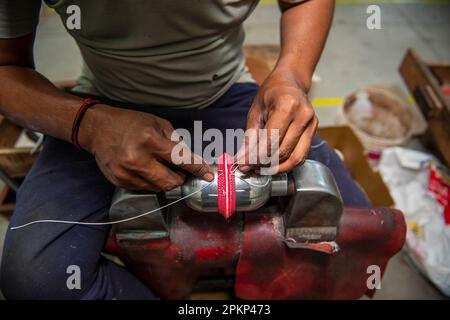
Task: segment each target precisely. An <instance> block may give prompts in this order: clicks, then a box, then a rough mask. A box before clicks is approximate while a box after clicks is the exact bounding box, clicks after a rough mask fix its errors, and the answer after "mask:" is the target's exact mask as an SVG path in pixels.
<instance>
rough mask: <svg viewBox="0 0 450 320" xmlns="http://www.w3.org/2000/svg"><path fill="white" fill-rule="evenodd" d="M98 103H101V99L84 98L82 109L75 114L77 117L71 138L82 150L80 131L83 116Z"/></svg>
mask: <svg viewBox="0 0 450 320" xmlns="http://www.w3.org/2000/svg"><path fill="white" fill-rule="evenodd" d="M98 103H100V101H96V100H92V99H91V98H88V99H86V100H84V102H83V104H82V105H81V107H80V109H78V112H77V114H76V115H75V119H73V124H72V136H71V140H72V143H73V144H74V145H75V146H76V147H77V148H78V149H80V150H83V148H82V147H81V146H80V144H79V142H78V131H79V129H80V124H81V120H83V116H84V114H85V113H86V111H87V110H88V109H89V108H91V107H93V106H95V105H96V104H98Z"/></svg>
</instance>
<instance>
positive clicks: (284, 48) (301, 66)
mask: <svg viewBox="0 0 450 320" xmlns="http://www.w3.org/2000/svg"><path fill="white" fill-rule="evenodd" d="M333 10H334V0H309V1H306V2H304V3H301V4H298V5H295V6H292V7H290V8H288V9H285V10H284V11H283V14H282V16H281V53H280V57H279V59H278V63H277V66H276V67H275V70H274V72H276V73H278V72H280V73H282V74H284V76H288V77H293V78H294V79H293V80H295V81H296V82H297V83H298V84H299V85H300V86H301V87H302V88H303V89H304V91H305V92H308V91H309V89H310V86H311V78H312V74H313V72H314V69H315V67H316V64H317V62H318V60H319V58H320V54H321V53H322V50H323V47H324V45H325V41H326V38H327V35H328V31H329V29H330V25H331V22H332V19H333Z"/></svg>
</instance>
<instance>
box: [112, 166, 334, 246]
mask: <svg viewBox="0 0 450 320" xmlns="http://www.w3.org/2000/svg"><path fill="white" fill-rule="evenodd" d="M233 175H234V176H233V179H232V181H234V182H233V183H234V186H232V187H233V188H234V193H235V196H234V205H235V207H234V208H235V210H236V211H237V212H248V214H258V209H259V208H261V207H262V206H264V205H265V204H266V203H267V202H268V201H269V199H271V198H278V207H277V210H278V211H281V212H282V214H283V219H284V230H285V235H284V236H285V241H284V242H285V243H286V245H287V246H289V247H292V248H298V247H304V246H303V245H302V244H305V243H311V242H312V243H314V242H332V241H334V240H335V239H336V235H337V230H338V225H339V220H340V217H341V214H342V210H343V204H342V199H341V196H340V193H339V190H338V188H337V185H336V182H335V180H334V177H333V174H332V173H331V171H330V170H329V169H328V168H327V167H326V166H325V165H323V164H321V163H319V162H317V161H312V160H306V161H305V162H304V163H303V164H302V165H301V166H298V167H296V168H294V170H293V171H291V172H289V173H287V174H286V173H283V174H277V175H274V176H258V175H246V174H243V173H242V172H240V171H239V170H235V171H234V172H233ZM220 183H221V181H220V172H219V171H218V170H217V167H216V175H215V179H214V181H213V182H207V181H203V180H201V179H197V178H194V177H189V178H188V179H187V180H186V182H185V183H184V184H183V185H182V186H180V187H178V188H175V189H173V190H171V191H169V192H166V193H159V194H156V193H150V192H146V191H127V190H124V189H117V190H116V193H115V195H114V197H113V200H112V205H111V208H110V219H111V220H119V219H124V218H129V217H132V216H135V215H138V214H142V213H144V212H147V211H150V210H154V209H157V208H159V207H161V206H163V205H165V204H166V203H170V202H171V201H175V200H176V199H180V198H182V197H186V196H188V195H191V196H189V197H187V198H186V199H184V202H185V204H186V205H187V206H189V207H190V208H191V209H194V210H195V211H198V212H200V213H202V212H203V213H213V212H219V211H220V210H219V206H220V202H219V201H218V197H219V193H220V192H221V187H220ZM165 213H166V211H165V210H159V211H156V212H155V213H153V214H151V215H147V216H144V217H142V218H139V219H136V220H132V221H128V222H126V223H123V224H118V225H116V226H115V227H116V234H117V236H118V238H120V237H125V238H128V239H129V238H130V237H138V238H139V239H142V238H143V237H145V238H146V239H155V238H165V237H168V236H169V229H170V228H169V227H168V224H169V222H170V217H167V214H165ZM228 213H229V212H228ZM222 214H223V212H222ZM224 216H225V218H228V217H229V216H226V215H225V214H224Z"/></svg>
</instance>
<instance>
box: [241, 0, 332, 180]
mask: <svg viewBox="0 0 450 320" xmlns="http://www.w3.org/2000/svg"><path fill="white" fill-rule="evenodd" d="M279 3H280V7H281V9H282V15H281V25H280V27H281V51H280V56H279V58H278V61H277V64H276V66H275V69H274V70H273V71H272V73H271V75H270V76H269V77H268V78H267V79H266V80H265V81H264V83H263V84H262V86H261V89H260V91H259V93H258V95H257V96H256V98H255V101H254V103H253V106H252V107H251V109H250V112H249V114H248V122H247V129H251V128H266V129H279V137H280V146H279V152H280V153H279V155H280V165H279V166H275V167H272V168H270V169H269V170H268V171H266V172H268V173H270V174H272V173H273V174H274V173H277V172H286V171H290V170H292V169H293V168H294V167H295V166H296V165H298V164H301V163H302V162H303V161H304V160H305V158H306V156H307V154H308V151H309V148H310V145H311V140H312V138H313V135H314V133H315V131H316V128H317V124H318V121H317V118H316V117H315V116H314V110H313V108H312V107H311V104H310V102H309V101H308V98H307V96H306V93H307V92H308V91H309V88H310V85H311V78H312V74H313V71H314V68H315V67H316V64H317V62H318V60H319V57H320V54H321V52H322V50H323V47H324V45H325V40H326V38H327V34H328V30H329V28H330V25H331V21H332V17H333V10H334V0H322V1H287V0H279ZM268 135H269V136H270V132H269V134H268ZM250 140H251V139H250ZM247 141H248V139H247ZM247 141H244V148H243V149H241V151H240V152H239V153H238V155H237V158H238V159H237V160H238V161H240V163H241V162H242V160H245V164H244V165H240V168H239V169H240V170H241V171H244V172H246V171H248V170H250V169H251V166H249V165H248V164H249V163H248V160H249V159H248V155H247V154H248V153H250V154H251V153H252V152H256V151H257V152H258V153H260V152H261V151H260V150H255V148H254V147H253V146H249V144H248V143H247ZM265 144H266V141H263V143H261V141H258V146H259V147H264V146H265ZM267 146H269V147H270V142H269V143H267ZM257 149H260V148H257ZM242 150H244V151H242ZM270 151H272V150H270ZM241 157H244V159H240V158H241ZM272 169H273V170H272Z"/></svg>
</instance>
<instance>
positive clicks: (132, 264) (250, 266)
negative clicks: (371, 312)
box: [106, 203, 406, 299]
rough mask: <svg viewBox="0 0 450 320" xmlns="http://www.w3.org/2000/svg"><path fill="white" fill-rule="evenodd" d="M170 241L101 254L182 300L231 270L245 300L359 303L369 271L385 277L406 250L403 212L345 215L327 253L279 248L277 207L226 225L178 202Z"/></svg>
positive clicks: (119, 244)
mask: <svg viewBox="0 0 450 320" xmlns="http://www.w3.org/2000/svg"><path fill="white" fill-rule="evenodd" d="M170 214H171V215H172V219H171V220H172V221H171V224H170V227H169V228H170V238H169V237H168V238H163V239H145V238H141V240H137V239H129V240H126V239H124V238H117V237H116V235H115V234H114V233H112V234H111V236H110V237H109V240H108V242H107V247H106V250H107V252H109V253H112V254H114V255H116V256H118V257H119V258H120V259H121V260H122V261H123V262H124V263H125V265H126V266H127V268H128V269H129V270H131V271H132V272H133V273H134V274H135V275H136V276H138V277H139V278H140V279H141V280H142V281H143V282H144V283H146V284H147V285H148V286H149V287H150V288H151V289H152V290H153V292H155V294H157V295H159V296H160V297H162V298H166V299H181V298H185V297H186V296H187V295H189V293H190V292H191V291H192V290H193V288H194V287H195V285H196V283H197V281H198V279H199V278H200V277H202V276H204V275H205V274H206V275H207V274H208V273H210V272H211V270H217V269H218V268H223V269H230V268H231V269H234V274H235V283H234V289H235V294H236V296H237V297H239V298H242V299H356V298H359V297H361V296H362V295H364V294H368V295H369V296H371V295H372V294H373V293H374V291H373V290H369V289H368V288H367V278H368V273H367V270H368V268H369V266H372V265H376V266H379V267H380V269H381V271H382V272H384V269H385V267H386V264H387V262H388V261H389V259H390V257H392V256H393V255H394V254H395V253H397V252H398V251H399V250H400V249H401V247H402V246H403V244H404V241H405V232H406V226H405V221H404V218H403V214H402V213H401V212H400V211H397V210H394V209H388V208H376V209H349V208H346V209H345V210H344V212H343V215H342V218H341V221H340V225H339V231H338V235H337V239H336V242H337V244H338V245H339V250H338V251H337V252H335V253H333V254H326V253H322V252H318V251H315V250H310V249H298V248H297V249H292V248H289V247H287V246H286V245H285V243H284V227H283V216H282V214H281V213H280V212H277V209H276V208H274V207H268V208H266V207H263V208H261V209H259V212H258V213H257V214H256V213H254V214H245V215H243V214H235V215H233V216H232V217H230V218H229V219H228V221H227V223H223V219H222V218H221V217H220V216H218V215H208V216H205V215H200V214H198V213H197V212H195V211H193V210H191V209H189V208H187V207H186V206H185V205H184V204H182V203H179V204H176V205H174V206H173V208H170Z"/></svg>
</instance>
